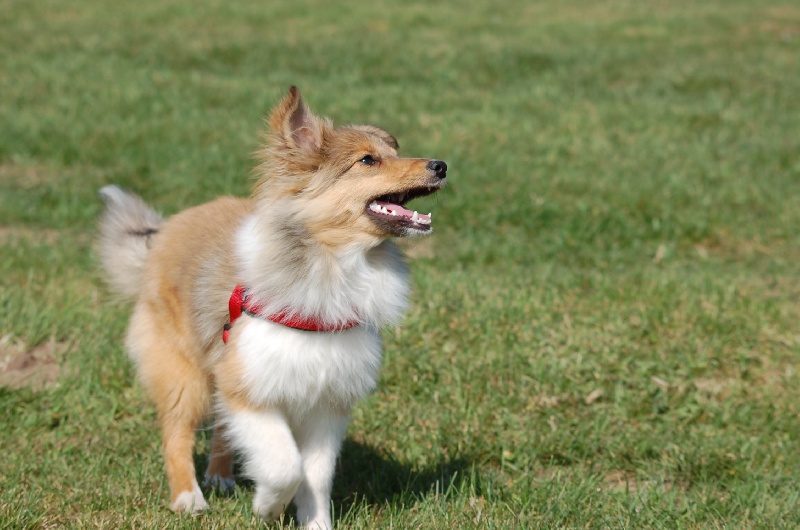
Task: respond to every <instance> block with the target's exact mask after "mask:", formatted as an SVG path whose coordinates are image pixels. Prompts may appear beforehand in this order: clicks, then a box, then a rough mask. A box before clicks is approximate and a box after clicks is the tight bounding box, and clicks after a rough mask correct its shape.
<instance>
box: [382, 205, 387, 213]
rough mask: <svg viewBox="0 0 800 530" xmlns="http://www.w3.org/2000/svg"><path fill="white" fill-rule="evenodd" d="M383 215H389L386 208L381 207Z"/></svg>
mask: <svg viewBox="0 0 800 530" xmlns="http://www.w3.org/2000/svg"><path fill="white" fill-rule="evenodd" d="M381 213H389V210H387V209H386V207H385V206H381Z"/></svg>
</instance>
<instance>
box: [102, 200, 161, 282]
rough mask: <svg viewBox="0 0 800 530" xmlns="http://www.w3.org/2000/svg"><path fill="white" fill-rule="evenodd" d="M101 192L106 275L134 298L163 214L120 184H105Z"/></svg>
mask: <svg viewBox="0 0 800 530" xmlns="http://www.w3.org/2000/svg"><path fill="white" fill-rule="evenodd" d="M99 193H100V198H101V199H103V202H104V203H105V205H106V209H105V212H104V213H103V216H102V217H101V219H100V241H99V249H98V250H99V254H100V260H101V262H102V265H103V268H104V269H105V271H106V278H107V280H108V283H109V284H110V285H111V287H112V288H113V289H114V290H115V291H117V292H118V293H119V294H121V295H123V296H125V297H126V298H135V297H136V296H137V295H138V294H139V290H140V288H141V284H142V280H143V276H144V266H145V263H146V262H147V255H148V254H149V253H150V246H151V244H152V241H153V238H155V237H157V235H158V230H159V227H160V226H161V225H162V224H163V223H164V218H163V217H161V216H160V215H159V214H158V213H156V212H155V211H154V210H153V209H152V208H150V207H149V206H147V204H145V202H144V201H143V200H142V199H141V198H140V197H138V196H137V195H134V194H132V193H128V192H126V191H124V190H122V189H121V188H119V187H117V186H105V187H104V188H101V189H100V192H99Z"/></svg>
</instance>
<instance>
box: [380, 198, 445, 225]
mask: <svg viewBox="0 0 800 530" xmlns="http://www.w3.org/2000/svg"><path fill="white" fill-rule="evenodd" d="M369 207H370V209H371V210H372V211H374V212H379V213H383V214H388V215H394V216H397V217H404V218H406V219H409V220H410V221H413V222H415V223H420V224H430V223H431V216H430V214H427V215H426V214H424V213H417V212H416V211H414V212H412V211H411V210H407V209H406V208H403V207H402V206H400V205H399V204H392V203H391V202H386V201H372V204H370V205H369Z"/></svg>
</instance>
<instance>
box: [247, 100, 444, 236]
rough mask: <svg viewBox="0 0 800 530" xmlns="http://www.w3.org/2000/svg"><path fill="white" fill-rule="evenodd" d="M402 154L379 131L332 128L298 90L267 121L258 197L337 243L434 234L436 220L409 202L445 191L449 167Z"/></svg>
mask: <svg viewBox="0 0 800 530" xmlns="http://www.w3.org/2000/svg"><path fill="white" fill-rule="evenodd" d="M397 150H398V144H397V140H395V138H394V137H393V136H392V135H391V134H389V133H388V132H386V131H384V130H383V129H381V128H379V127H375V126H372V125H348V126H344V127H334V126H333V124H332V122H331V121H330V120H329V119H327V118H321V117H319V116H316V115H314V114H313V113H312V112H311V110H309V108H308V107H307V106H306V104H305V102H304V101H303V99H302V97H301V95H300V91H299V90H298V89H297V88H296V87H292V88H291V89H290V90H289V93H288V94H287V95H286V96H284V98H283V99H282V100H281V102H280V103H279V104H278V106H277V107H276V108H275V109H274V110H273V112H272V115H271V116H270V118H269V134H268V135H267V136H266V145H265V146H264V147H263V148H262V149H261V151H259V156H260V158H261V161H262V164H261V165H260V166H259V172H260V181H259V184H258V186H257V196H258V198H259V200H260V201H261V203H262V204H264V205H265V207H267V208H276V209H279V210H281V211H282V212H285V213H284V215H288V216H291V218H292V221H296V222H299V223H301V224H302V225H303V228H304V229H305V230H306V231H307V232H308V233H309V234H310V235H311V236H312V237H314V238H315V239H317V240H319V241H322V242H323V243H325V244H329V245H332V246H340V245H346V244H348V243H351V242H361V243H364V244H365V245H374V244H377V243H379V242H380V241H382V240H384V239H386V238H388V237H392V236H398V237H401V236H415V235H421V234H426V233H429V232H430V231H431V217H430V215H429V214H420V213H417V212H415V211H412V210H411V209H408V208H406V207H405V206H404V205H405V204H406V203H408V202H409V201H410V200H412V199H414V198H417V197H422V196H425V195H430V194H431V193H434V192H436V191H437V190H439V189H441V188H442V187H443V186H444V184H445V182H446V177H447V165H446V164H445V163H444V162H442V161H440V160H430V159H424V158H401V157H399V156H398V154H397ZM284 208H285V209H284Z"/></svg>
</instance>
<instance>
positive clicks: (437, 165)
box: [425, 160, 447, 179]
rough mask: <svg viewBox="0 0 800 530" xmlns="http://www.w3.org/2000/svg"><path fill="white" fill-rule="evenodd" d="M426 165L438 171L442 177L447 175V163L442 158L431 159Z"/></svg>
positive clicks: (437, 174)
mask: <svg viewBox="0 0 800 530" xmlns="http://www.w3.org/2000/svg"><path fill="white" fill-rule="evenodd" d="M425 167H426V168H428V169H430V170H431V171H433V172H434V173H436V176H437V177H439V178H440V179H443V178H445V177H447V164H445V163H444V162H442V161H441V160H431V161H430V162H428V165H427V166H425Z"/></svg>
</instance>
